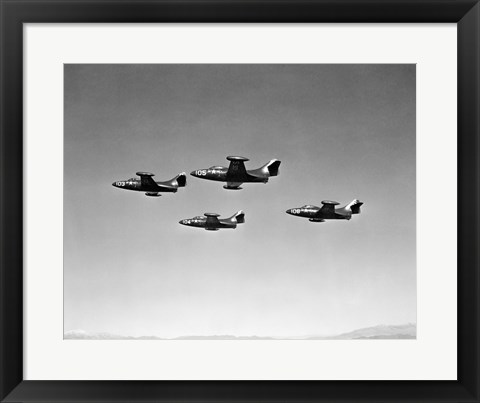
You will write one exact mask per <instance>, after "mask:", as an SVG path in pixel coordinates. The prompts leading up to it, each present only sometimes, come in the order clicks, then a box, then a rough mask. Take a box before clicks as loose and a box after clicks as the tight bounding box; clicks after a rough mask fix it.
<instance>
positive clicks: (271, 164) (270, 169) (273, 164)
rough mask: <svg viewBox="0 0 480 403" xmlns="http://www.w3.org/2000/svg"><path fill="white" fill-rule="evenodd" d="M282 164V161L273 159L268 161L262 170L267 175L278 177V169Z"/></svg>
mask: <svg viewBox="0 0 480 403" xmlns="http://www.w3.org/2000/svg"><path fill="white" fill-rule="evenodd" d="M280 163H281V161H279V160H277V159H273V160H270V161H268V162H267V163H266V164H265V165H264V166H262V167H261V168H260V169H262V170H263V171H265V173H268V174H269V175H270V176H277V175H278V169H279V168H280Z"/></svg>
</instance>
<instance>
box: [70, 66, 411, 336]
mask: <svg viewBox="0 0 480 403" xmlns="http://www.w3.org/2000/svg"><path fill="white" fill-rule="evenodd" d="M415 78H416V72H415V65H413V64H385V65H383V64H369V65H363V64H338V65H334V64H311V65H298V64H288V65H281V64H268V65H261V64H258V65H255V64H236V65H227V64H225V65H223V64H212V65H208V64H202V65H200V64H199V65H196V64H183V65H176V64H152V65H134V64H131V65H121V64H110V65H102V64H91V65H88V64H66V65H65V66H64V96H65V103H64V338H65V339H131V340H137V339H158V340H163V339H176V340H178V339H180V340H182V339H185V340H188V339H196V340H202V339H206V340H208V339H210V340H217V339H233V340H243V339H253V340H255V339H302V340H308V339H405V338H410V339H414V338H415V337H416V149H415V144H416V136H415V125H416V116H415V99H416V98H415V93H416V84H415ZM232 157H233V158H232ZM227 158H228V159H227ZM337 203H338V204H337Z"/></svg>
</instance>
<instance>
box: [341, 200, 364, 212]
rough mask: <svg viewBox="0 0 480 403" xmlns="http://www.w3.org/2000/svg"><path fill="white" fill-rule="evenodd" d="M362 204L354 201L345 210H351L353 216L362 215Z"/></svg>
mask: <svg viewBox="0 0 480 403" xmlns="http://www.w3.org/2000/svg"><path fill="white" fill-rule="evenodd" d="M362 204H363V203H362V202H361V201H360V200H357V199H355V200H352V201H351V202H350V203H348V204H347V205H346V206H345V208H346V209H350V210H351V211H352V214H360V207H361V206H362Z"/></svg>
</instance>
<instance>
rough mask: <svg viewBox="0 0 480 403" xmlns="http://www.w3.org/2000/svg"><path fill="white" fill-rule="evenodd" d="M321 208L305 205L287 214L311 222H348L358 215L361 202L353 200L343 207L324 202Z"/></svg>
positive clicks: (333, 202) (334, 203)
mask: <svg viewBox="0 0 480 403" xmlns="http://www.w3.org/2000/svg"><path fill="white" fill-rule="evenodd" d="M322 204H323V206H322V207H317V206H311V205H305V206H303V207H297V208H291V209H289V210H287V211H286V213H287V214H291V215H295V216H298V217H305V218H308V221H311V222H324V221H325V220H350V219H351V218H352V214H360V206H361V205H362V204H363V203H362V202H361V201H359V200H357V199H355V200H353V201H352V202H350V203H348V204H347V205H346V206H344V207H335V206H337V205H338V204H340V203H338V202H335V201H330V200H324V201H322Z"/></svg>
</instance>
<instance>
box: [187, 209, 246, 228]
mask: <svg viewBox="0 0 480 403" xmlns="http://www.w3.org/2000/svg"><path fill="white" fill-rule="evenodd" d="M219 216H220V215H219V214H215V213H205V215H204V216H203V217H202V216H197V217H193V218H187V219H185V220H180V221H179V222H178V223H179V224H182V225H189V226H190V227H198V228H205V229H206V230H207V231H218V230H219V229H220V228H231V229H235V228H237V224H243V223H244V222H245V213H244V212H243V211H242V210H240V211H239V212H237V213H235V214H234V215H232V216H231V217H230V218H218V217H219Z"/></svg>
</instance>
